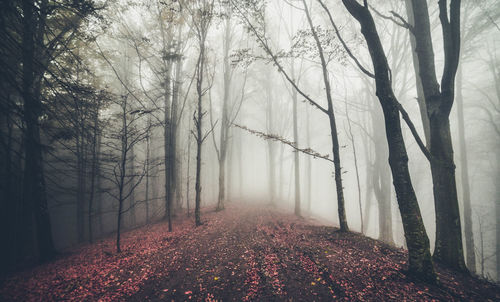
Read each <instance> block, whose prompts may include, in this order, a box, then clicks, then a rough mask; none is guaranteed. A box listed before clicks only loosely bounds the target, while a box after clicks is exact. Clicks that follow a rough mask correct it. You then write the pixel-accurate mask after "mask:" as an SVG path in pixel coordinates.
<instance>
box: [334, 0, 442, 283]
mask: <svg viewBox="0 0 500 302" xmlns="http://www.w3.org/2000/svg"><path fill="white" fill-rule="evenodd" d="M342 2H343V4H344V6H345V7H346V8H347V10H348V11H349V13H350V14H351V15H352V16H353V17H354V18H355V19H356V20H357V21H358V22H359V24H360V25H361V33H362V34H363V36H364V38H365V40H366V42H367V45H368V50H369V52H370V57H371V60H372V63H373V67H374V71H375V84H376V94H377V97H378V99H379V101H380V105H381V106H382V110H383V112H384V120H385V131H386V138H387V143H388V147H389V165H390V167H391V171H392V176H393V182H394V188H395V190H396V195H397V200H398V204H399V210H400V212H401V218H402V221H403V229H404V233H405V238H406V243H407V245H408V254H409V271H410V272H411V273H412V274H413V275H415V276H418V277H420V278H423V279H425V280H428V281H430V282H435V280H436V274H435V272H434V267H433V264H432V258H431V254H430V249H429V238H428V237H427V233H426V231H425V227H424V223H423V220H422V215H421V213H420V208H419V206H418V202H417V197H416V195H415V191H414V190H413V186H412V182H411V178H410V173H409V169H408V154H407V152H406V146H405V143H404V140H403V133H402V130H401V122H400V117H399V110H398V108H397V105H396V102H397V99H396V97H395V96H394V92H393V91H392V86H391V80H390V76H389V64H388V63H387V57H386V55H385V53H384V50H383V47H382V43H381V42H380V38H379V36H378V32H377V29H376V26H375V22H374V21H373V17H372V15H371V13H370V11H369V9H368V7H367V6H362V5H360V4H359V3H358V2H357V1H356V0H342Z"/></svg>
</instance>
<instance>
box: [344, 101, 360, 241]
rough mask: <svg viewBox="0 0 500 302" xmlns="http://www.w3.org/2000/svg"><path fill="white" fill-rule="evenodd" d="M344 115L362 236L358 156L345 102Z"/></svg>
mask: <svg viewBox="0 0 500 302" xmlns="http://www.w3.org/2000/svg"><path fill="white" fill-rule="evenodd" d="M345 113H346V117H347V130H348V137H349V140H350V141H351V145H352V154H353V156H354V169H355V172H356V185H357V189H358V206H359V221H360V224H361V234H363V233H364V225H363V206H362V204H361V184H360V181H359V169H358V155H357V153H356V143H355V141H354V135H353V133H352V126H351V118H350V116H349V110H348V108H347V100H346V102H345Z"/></svg>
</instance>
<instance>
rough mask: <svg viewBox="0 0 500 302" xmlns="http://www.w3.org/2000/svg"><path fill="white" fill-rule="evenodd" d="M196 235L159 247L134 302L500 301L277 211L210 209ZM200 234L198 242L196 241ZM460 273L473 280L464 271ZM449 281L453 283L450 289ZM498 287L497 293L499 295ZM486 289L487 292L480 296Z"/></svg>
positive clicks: (376, 245)
mask: <svg viewBox="0 0 500 302" xmlns="http://www.w3.org/2000/svg"><path fill="white" fill-rule="evenodd" d="M205 217H206V221H207V223H206V224H205V225H204V226H202V231H201V232H199V233H198V234H197V235H196V236H195V237H194V238H192V237H188V238H182V239H179V241H177V242H176V245H177V248H175V251H176V252H177V253H178V254H177V256H178V257H172V252H174V249H169V250H165V251H160V253H159V254H158V256H159V257H162V258H163V259H164V260H163V261H162V263H163V264H164V266H160V267H157V269H156V275H159V276H160V275H161V277H158V278H155V279H154V280H150V281H149V282H146V283H145V284H144V285H143V286H142V288H141V290H140V291H139V292H137V293H136V294H135V295H134V296H132V297H131V299H132V300H135V301H144V300H151V301H164V300H166V301H170V300H175V301H183V300H191V299H192V300H198V301H199V300H205V301H207V300H208V301H211V300H219V301H220V300H222V301H242V300H243V301H248V300H258V301H282V300H293V301H325V300H326V301H328V300H348V301H353V300H360V301H370V300H371V301H374V300H378V301H381V300H384V301H387V300H394V301H402V300H405V299H406V300H431V299H433V298H434V299H438V300H443V301H444V300H445V301H450V300H461V299H464V298H465V297H467V298H465V299H466V300H467V299H471V300H478V299H479V300H483V299H485V298H486V299H487V298H488V297H489V298H490V299H492V300H494V299H498V298H499V297H500V293H499V292H498V288H496V289H495V288H488V287H486V288H484V287H483V286H484V284H482V283H481V282H472V283H470V282H469V283H470V284H469V285H468V288H469V289H470V291H468V290H467V289H466V288H463V287H460V286H459V287H457V286H456V285H457V284H458V283H460V281H459V280H460V278H459V279H457V278H455V277H453V274H451V273H446V272H442V273H441V279H443V280H442V281H443V283H444V285H445V286H442V287H432V286H431V287H430V286H428V285H426V284H422V283H419V282H417V281H412V280H410V279H408V278H407V276H406V275H405V274H404V268H405V267H406V262H405V261H406V255H405V253H404V252H403V251H401V250H397V249H393V248H391V247H388V246H385V245H383V244H381V243H380V242H377V241H374V240H370V239H367V238H364V237H362V236H358V235H355V234H341V233H338V232H336V230H335V229H334V228H330V227H324V226H319V225H316V224H315V223H313V222H312V221H311V220H307V219H301V218H297V217H295V216H294V215H291V214H281V213H278V212H277V211H276V210H275V209H272V208H268V207H262V208H260V209H257V208H242V207H235V206H231V207H229V208H228V209H226V210H225V211H224V212H222V213H211V214H209V215H208V216H205ZM193 239H195V240H193ZM461 278H467V277H466V276H462V277H461ZM446 284H448V285H450V286H449V287H446ZM495 291H496V293H495ZM480 293H483V294H485V295H483V294H480Z"/></svg>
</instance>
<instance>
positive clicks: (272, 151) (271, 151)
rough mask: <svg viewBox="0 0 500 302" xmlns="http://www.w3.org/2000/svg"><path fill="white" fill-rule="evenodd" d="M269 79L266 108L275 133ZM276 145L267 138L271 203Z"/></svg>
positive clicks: (274, 179)
mask: <svg viewBox="0 0 500 302" xmlns="http://www.w3.org/2000/svg"><path fill="white" fill-rule="evenodd" d="M271 81H272V80H271V79H269V80H268V81H267V82H266V94H267V95H266V97H267V110H266V124H267V132H268V133H274V107H273V100H272V96H271V94H272V91H271V87H270V86H271V83H270V82H271ZM275 147H276V145H275V144H274V142H273V141H271V140H267V157H268V169H269V198H270V204H271V205H275V204H276V163H275Z"/></svg>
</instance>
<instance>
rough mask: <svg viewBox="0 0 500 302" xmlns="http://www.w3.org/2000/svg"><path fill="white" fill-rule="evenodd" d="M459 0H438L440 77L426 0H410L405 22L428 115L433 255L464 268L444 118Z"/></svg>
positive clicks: (451, 93) (451, 86) (456, 51)
mask: <svg viewBox="0 0 500 302" xmlns="http://www.w3.org/2000/svg"><path fill="white" fill-rule="evenodd" d="M460 2H461V1H460V0H451V1H450V7H449V12H448V1H445V0H443V1H439V19H440V21H441V28H442V31H443V50H444V60H445V62H444V70H443V74H442V79H441V82H440V83H438V80H437V78H436V68H435V62H434V49H433V45H432V37H431V26H430V21H429V11H428V7H427V3H426V2H423V1H413V0H411V7H410V6H408V15H412V16H413V19H414V22H415V24H414V25H413V26H411V25H409V26H408V27H409V28H411V32H412V34H413V36H414V37H415V43H414V44H413V45H414V51H415V53H416V56H417V58H418V70H417V72H418V76H419V77H420V80H421V82H422V90H423V92H424V100H425V104H426V114H427V116H428V118H429V142H430V144H429V152H430V155H431V158H430V165H431V172H432V179H433V192H434V204H435V210H436V242H435V248H434V254H433V257H434V259H436V260H437V261H439V262H441V263H443V264H446V265H447V266H449V267H452V268H455V269H459V270H465V269H466V267H465V262H464V256H463V247H462V228H461V222H460V212H459V206H458V195H457V185H456V180H455V163H454V159H453V144H452V139H451V133H450V122H449V116H450V113H451V108H452V106H453V102H454V97H455V76H456V73H457V68H458V62H459V58H460ZM448 15H449V16H448Z"/></svg>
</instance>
